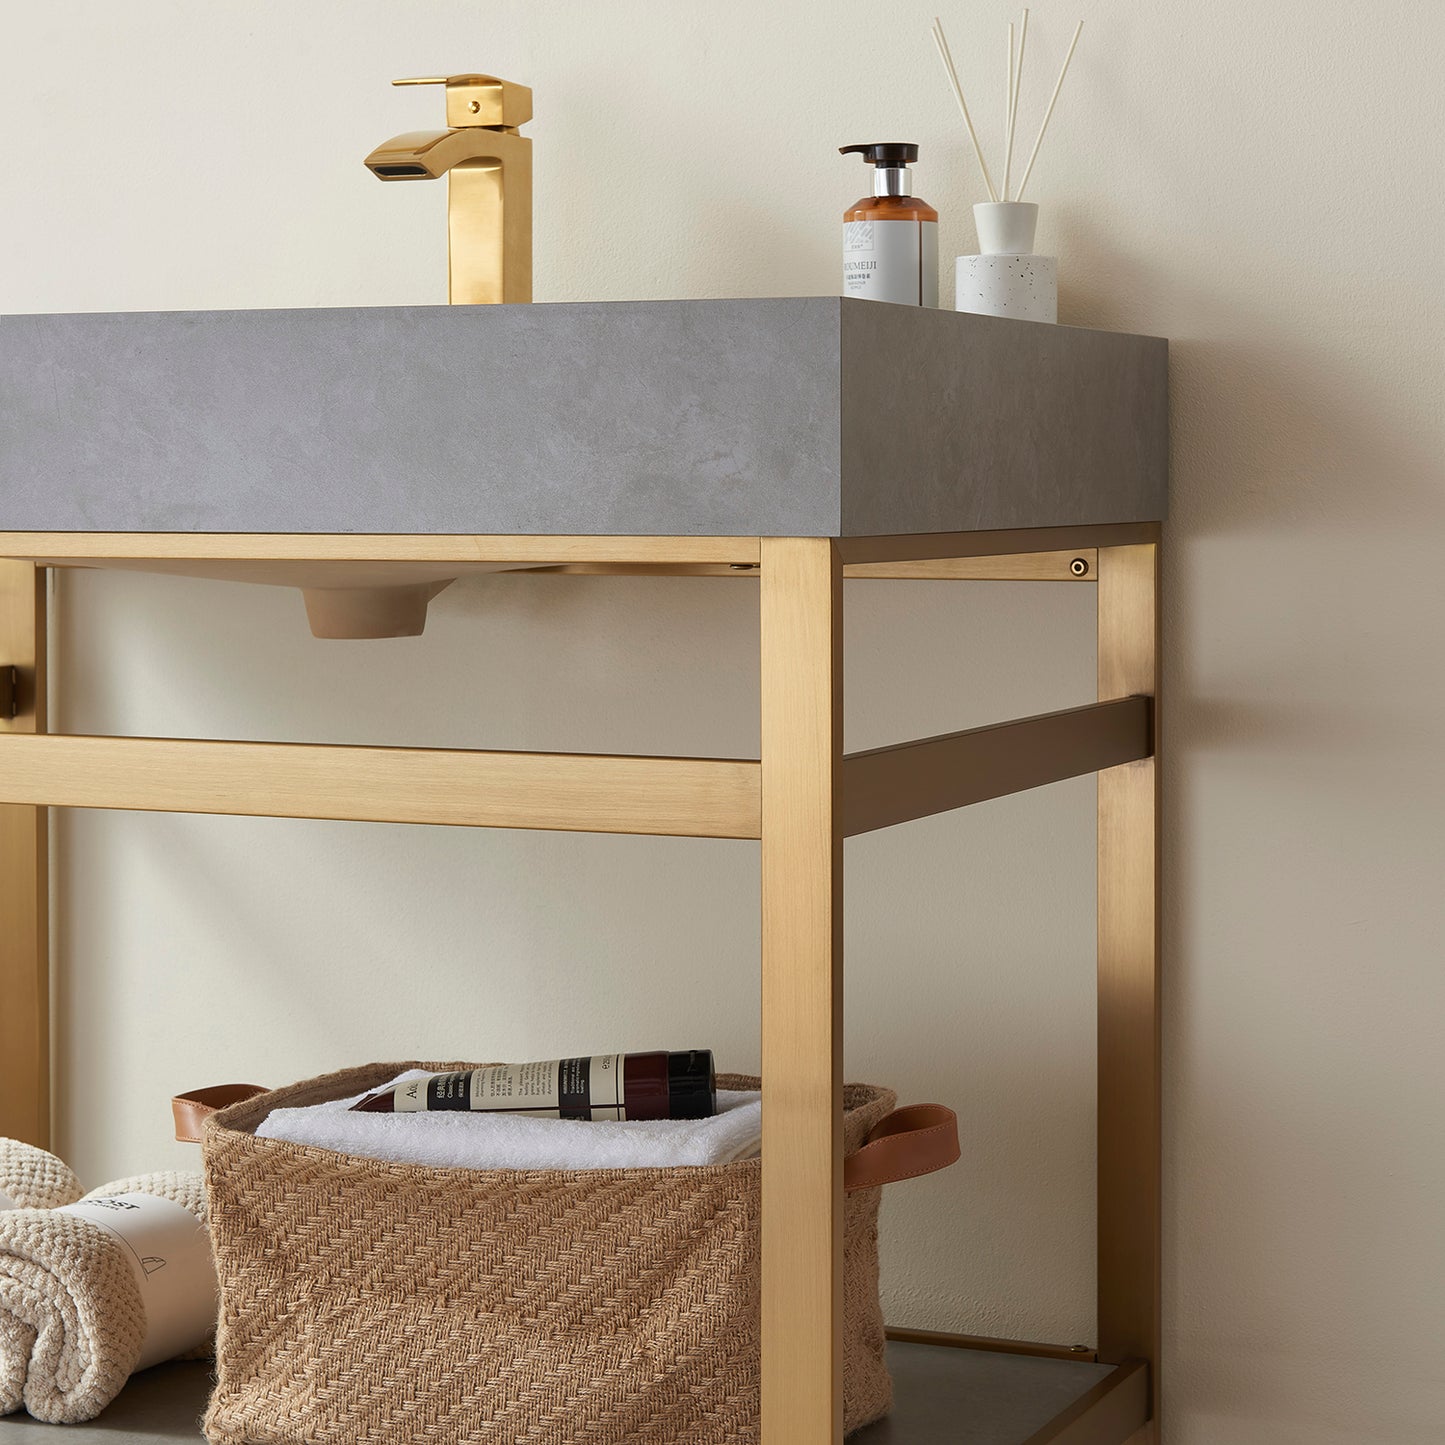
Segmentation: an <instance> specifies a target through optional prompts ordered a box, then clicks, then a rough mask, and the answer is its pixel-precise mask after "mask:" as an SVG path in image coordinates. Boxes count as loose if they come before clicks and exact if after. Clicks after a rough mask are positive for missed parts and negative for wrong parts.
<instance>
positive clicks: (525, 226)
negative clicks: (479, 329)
mask: <svg viewBox="0 0 1445 1445" xmlns="http://www.w3.org/2000/svg"><path fill="white" fill-rule="evenodd" d="M392 84H393V85H444V86H446V88H447V127H448V129H446V130H414V131H408V132H407V133H406V134H405V135H398V136H393V137H392V138H391V139H390V140H389V141H386V142H385V143H384V144H382V145H379V146H377V148H376V149H375V150H374V151H372V153H371V154H370V155H369V156H367V158H366V166H367V169H368V170H369V171H370V172H371V173H372V175H374V176H375V177H376V178H377V179H378V180H382V181H423V180H425V181H434V180H436V179H437V178H438V177H440V176H446V177H447V188H448V189H447V299H448V300H449V301H451V302H452V304H453V305H463V304H468V303H478V302H482V303H491V302H498V301H530V300H531V299H532V142H531V141H530V140H529V139H528V138H527V137H526V136H524V135H519V134H518V133H517V127H518V126H522V125H525V124H526V123H527V122H528V121H529V120H531V118H532V91H531V88H530V87H528V86H525V85H514V84H513V83H512V82H511V81H510V80H498V79H497V78H496V77H495V76H492V75H448V76H420V77H417V78H416V79H413V80H394V81H392Z"/></svg>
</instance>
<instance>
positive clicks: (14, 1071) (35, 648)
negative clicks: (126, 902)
mask: <svg viewBox="0 0 1445 1445" xmlns="http://www.w3.org/2000/svg"><path fill="white" fill-rule="evenodd" d="M0 667H13V668H15V669H16V671H17V674H18V685H17V688H16V691H15V697H16V715H15V716H14V717H0V732H23V733H34V732H44V731H45V696H46V689H45V570H44V568H41V567H35V566H33V565H32V564H31V563H29V562H0ZM48 875H49V841H48V815H47V812H46V810H45V809H44V808H32V807H21V806H0V1135H6V1136H8V1137H10V1138H13V1139H23V1140H25V1141H26V1142H27V1143H30V1144H39V1145H41V1146H46V1145H48V1144H49V1143H50V928H49V922H50V899H49V892H48V889H49V876H48Z"/></svg>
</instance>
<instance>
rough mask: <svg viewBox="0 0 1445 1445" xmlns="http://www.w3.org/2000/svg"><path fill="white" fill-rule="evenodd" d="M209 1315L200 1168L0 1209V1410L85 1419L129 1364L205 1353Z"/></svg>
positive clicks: (106, 1400) (212, 1304) (53, 1419)
mask: <svg viewBox="0 0 1445 1445" xmlns="http://www.w3.org/2000/svg"><path fill="white" fill-rule="evenodd" d="M215 1322H216V1276H215V1266H214V1263H213V1262H212V1256H211V1242H210V1234H209V1232H208V1230H207V1228H206V1195H205V1184H204V1181H203V1179H202V1177H201V1176H200V1175H199V1174H170V1173H167V1174H142V1175H139V1176H137V1177H135V1178H132V1179H118V1180H116V1181H115V1182H114V1183H113V1184H108V1185H106V1187H105V1188H104V1189H97V1190H95V1191H94V1192H93V1193H91V1194H87V1195H86V1196H85V1197H84V1198H83V1199H81V1200H79V1201H77V1202H76V1203H74V1204H71V1205H67V1206H65V1207H63V1208H60V1209H48V1210H38V1209H11V1210H7V1211H6V1212H4V1213H3V1214H0V1415H8V1414H10V1413H11V1412H13V1411H15V1410H19V1409H21V1408H22V1407H23V1408H24V1409H26V1410H29V1412H30V1413H31V1414H32V1415H33V1416H34V1417H35V1418H36V1419H37V1420H46V1421H49V1422H50V1423H52V1424H57V1425H59V1424H65V1425H69V1424H75V1423H77V1422H79V1421H82V1420H93V1419H94V1418H95V1417H96V1416H97V1415H98V1414H100V1412H101V1411H102V1410H103V1409H105V1407H106V1406H107V1405H108V1404H110V1402H111V1401H112V1400H113V1399H115V1397H116V1395H118V1394H119V1393H120V1391H121V1389H122V1387H123V1386H124V1385H125V1382H126V1380H127V1379H129V1378H130V1376H131V1375H132V1374H133V1373H134V1372H135V1371H136V1370H143V1369H146V1368H148V1367H149V1366H151V1365H155V1364H159V1363H160V1362H161V1361H162V1360H171V1359H178V1358H182V1357H192V1358H194V1357H195V1356H196V1355H197V1354H198V1353H204V1352H205V1346H206V1345H207V1342H208V1341H209V1339H210V1336H211V1332H212V1330H213V1329H214V1328H215ZM0 1434H3V1431H0Z"/></svg>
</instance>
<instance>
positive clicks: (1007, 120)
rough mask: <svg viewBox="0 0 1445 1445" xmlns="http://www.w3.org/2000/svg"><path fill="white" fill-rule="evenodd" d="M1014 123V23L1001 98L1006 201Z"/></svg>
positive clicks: (1010, 31) (1006, 198)
mask: <svg viewBox="0 0 1445 1445" xmlns="http://www.w3.org/2000/svg"><path fill="white" fill-rule="evenodd" d="M1013 123H1014V23H1013V21H1012V20H1010V21H1009V23H1008V85H1007V86H1006V87H1005V88H1004V98H1003V130H1004V135H1005V136H1006V137H1007V138H1008V139H1007V141H1006V142H1005V146H1004V159H1003V198H1004V200H1008V158H1009V155H1010V154H1011V152H1012V149H1013V147H1012V144H1011V142H1012V141H1013Z"/></svg>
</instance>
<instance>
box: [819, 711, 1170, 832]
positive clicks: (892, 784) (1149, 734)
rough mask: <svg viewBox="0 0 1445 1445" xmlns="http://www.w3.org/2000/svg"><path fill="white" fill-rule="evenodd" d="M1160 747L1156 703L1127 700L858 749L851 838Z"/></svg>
mask: <svg viewBox="0 0 1445 1445" xmlns="http://www.w3.org/2000/svg"><path fill="white" fill-rule="evenodd" d="M1152 751H1153V706H1152V703H1151V700H1150V699H1149V698H1147V697H1124V698H1117V699H1115V700H1114V701H1112V702H1097V703H1089V704H1087V705H1085V706H1084V707H1075V708H1068V709H1066V710H1065V711H1063V712H1050V713H1042V714H1040V715H1039V716H1038V717H1028V718H1018V719H1015V720H1014V721H1012V722H1002V723H993V724H992V725H990V726H988V727H981V728H970V729H968V730H967V731H965V732H957V733H944V734H943V735H942V736H940V737H932V738H920V739H918V740H917V741H916V742H909V743H898V744H896V745H895V746H893V747H889V748H874V749H872V750H871V751H869V752H864V753H850V754H848V756H847V757H846V758H844V759H843V832H844V834H845V836H847V837H850V838H851V837H853V836H854V835H855V834H858V833H871V832H873V831H874V830H875V829H877V828H891V827H892V826H893V825H894V824H895V823H907V822H909V821H910V820H912V819H914V818H926V817H928V816H929V815H930V814H933V813H947V812H950V811H951V810H952V809H954V808H963V807H967V806H968V805H969V804H970V803H982V802H984V801H986V800H987V799H989V798H1001V797H1003V796H1005V795H1006V794H1008V793H1021V792H1024V791H1025V790H1027V789H1029V788H1038V787H1042V786H1043V785H1044V784H1045V783H1057V782H1059V781H1060V780H1062V779H1064V778H1076V777H1078V776H1079V775H1080V774H1082V773H1097V772H1100V771H1102V770H1103V769H1105V768H1113V767H1117V766H1118V765H1119V764H1121V763H1132V762H1135V761H1137V760H1138V759H1139V758H1147V757H1148V756H1149V755H1150V754H1151V752H1152Z"/></svg>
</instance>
